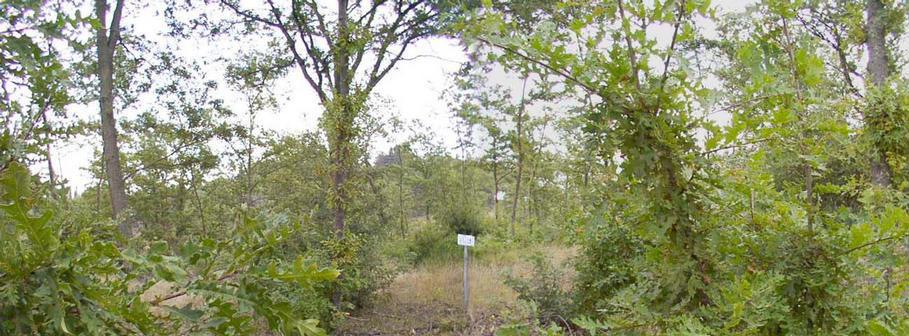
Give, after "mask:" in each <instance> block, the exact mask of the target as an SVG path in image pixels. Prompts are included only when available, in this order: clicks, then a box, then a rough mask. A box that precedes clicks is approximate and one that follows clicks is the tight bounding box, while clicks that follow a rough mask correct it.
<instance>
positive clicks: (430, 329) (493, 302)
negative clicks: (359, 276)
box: [339, 245, 577, 335]
mask: <svg viewBox="0 0 909 336" xmlns="http://www.w3.org/2000/svg"><path fill="white" fill-rule="evenodd" d="M536 252H539V253H542V254H543V255H544V256H546V257H547V258H548V259H549V260H550V261H551V262H552V263H553V264H554V265H564V264H565V262H566V261H568V260H570V259H572V258H574V256H575V255H577V252H576V249H574V248H568V247H564V246H556V245H548V246H541V247H537V248H523V249H516V250H510V251H505V252H502V253H499V254H497V255H494V256H486V257H485V258H483V260H477V261H474V260H471V264H470V268H469V272H470V273H469V281H470V298H469V301H470V309H469V311H468V312H469V316H470V321H471V323H470V324H469V325H468V324H467V323H466V314H465V312H464V309H463V303H462V300H463V293H462V276H463V273H462V271H463V267H464V265H463V262H462V261H455V262H445V263H435V264H433V263H429V264H424V265H421V266H418V267H416V268H414V269H413V270H411V271H409V272H406V273H404V274H401V275H399V276H398V277H397V279H395V281H394V283H392V284H391V286H389V287H388V288H387V289H385V290H384V291H382V292H380V293H379V296H378V298H377V299H376V301H375V303H374V304H373V305H372V306H371V307H368V308H365V309H362V310H359V311H356V312H353V313H352V314H351V315H350V316H349V317H348V319H347V320H346V321H345V323H344V324H343V325H342V326H341V328H340V332H339V334H341V335H492V334H494V332H495V329H496V327H497V326H498V325H501V324H502V323H503V322H504V321H505V318H503V316H506V317H507V316H509V315H510V314H512V313H511V311H512V310H513V309H516V307H517V306H518V305H517V303H518V302H517V294H516V293H515V292H514V291H513V290H511V288H509V287H508V286H506V285H505V284H504V282H503V281H504V279H505V274H507V272H514V274H516V275H527V274H528V273H530V271H531V270H530V264H529V263H528V262H527V261H526V260H525V259H524V258H523V257H524V256H527V255H530V254H531V253H536ZM563 270H564V271H565V274H566V281H565V284H566V286H570V281H568V279H569V277H571V276H572V273H571V271H570V268H563Z"/></svg>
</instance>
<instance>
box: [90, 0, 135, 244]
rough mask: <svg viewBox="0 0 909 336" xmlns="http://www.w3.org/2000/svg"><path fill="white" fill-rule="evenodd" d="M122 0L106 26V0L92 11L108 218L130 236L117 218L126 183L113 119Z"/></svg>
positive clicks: (123, 203) (124, 206) (127, 224)
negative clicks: (108, 204)
mask: <svg viewBox="0 0 909 336" xmlns="http://www.w3.org/2000/svg"><path fill="white" fill-rule="evenodd" d="M123 2H124V0H118V1H117V3H116V7H115V8H114V12H113V17H112V18H111V24H110V33H109V34H110V35H109V36H108V27H107V9H108V8H107V1H105V0H95V11H96V14H97V16H98V20H99V21H100V22H99V23H100V25H99V26H98V28H97V32H96V33H97V37H98V41H97V44H98V77H99V78H100V81H101V92H100V97H101V98H100V99H99V104H100V107H101V138H102V140H103V142H104V155H103V159H104V167H105V170H106V171H107V188H108V191H109V193H110V203H111V215H112V217H113V218H114V219H119V220H120V224H119V229H120V233H121V234H123V235H127V236H128V235H131V234H132V231H133V227H132V223H131V220H130V219H129V218H120V217H121V216H122V215H124V212H125V211H126V209H127V202H126V183H125V182H124V180H123V171H122V169H121V166H120V148H119V145H118V144H117V120H116V119H115V118H114V102H113V91H114V50H115V49H116V48H117V44H118V43H119V42H120V17H121V16H122V13H123Z"/></svg>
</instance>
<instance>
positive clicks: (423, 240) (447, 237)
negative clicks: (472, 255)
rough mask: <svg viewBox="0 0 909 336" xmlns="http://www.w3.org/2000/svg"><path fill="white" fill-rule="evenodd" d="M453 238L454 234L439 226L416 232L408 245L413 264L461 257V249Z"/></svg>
mask: <svg viewBox="0 0 909 336" xmlns="http://www.w3.org/2000/svg"><path fill="white" fill-rule="evenodd" d="M453 236H454V233H453V232H451V231H449V230H447V229H445V228H441V227H438V226H437V225H429V226H427V227H424V228H422V229H420V230H418V231H416V232H415V233H414V236H413V239H412V240H411V242H410V243H409V244H408V250H409V251H410V255H411V256H412V258H413V260H412V262H413V263H414V264H420V263H423V262H425V261H428V260H449V259H451V258H453V257H456V256H460V254H459V251H460V249H459V247H458V246H457V245H456V244H455V243H454V238H453Z"/></svg>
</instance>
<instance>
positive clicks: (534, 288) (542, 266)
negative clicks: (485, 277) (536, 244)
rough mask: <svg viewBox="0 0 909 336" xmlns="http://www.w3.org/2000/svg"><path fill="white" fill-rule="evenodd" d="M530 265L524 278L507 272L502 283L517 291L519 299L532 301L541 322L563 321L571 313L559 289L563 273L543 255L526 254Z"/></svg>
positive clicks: (564, 292)
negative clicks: (528, 255) (531, 265)
mask: <svg viewBox="0 0 909 336" xmlns="http://www.w3.org/2000/svg"><path fill="white" fill-rule="evenodd" d="M528 260H529V261H530V262H531V263H532V264H533V269H532V273H531V274H530V276H529V277H527V278H520V277H516V276H514V275H513V274H508V275H506V277H505V284H506V285H508V286H509V287H511V288H512V289H514V291H515V292H517V293H518V299H520V300H524V301H529V302H533V304H534V306H535V307H536V312H537V319H538V320H539V323H540V324H541V325H549V324H552V323H564V322H565V321H567V320H568V317H569V316H570V313H571V307H572V305H571V300H569V298H568V293H567V292H566V291H564V290H563V289H562V283H563V280H562V279H563V276H562V272H561V271H560V270H559V269H558V268H556V267H554V266H553V265H552V264H551V263H550V262H549V260H547V259H546V258H545V257H544V256H543V255H542V254H539V253H537V254H534V255H531V256H530V257H528Z"/></svg>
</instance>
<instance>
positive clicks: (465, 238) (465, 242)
mask: <svg viewBox="0 0 909 336" xmlns="http://www.w3.org/2000/svg"><path fill="white" fill-rule="evenodd" d="M476 240H477V237H474V236H471V235H465V234H460V233H459V234H458V245H460V246H464V312H465V313H466V314H467V323H468V324H469V323H470V313H469V312H468V310H467V307H468V306H467V298H468V297H469V296H470V295H469V294H468V293H469V290H468V288H467V283H468V281H467V265H468V260H470V258H469V256H468V255H467V247H468V246H473V244H474V242H476Z"/></svg>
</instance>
